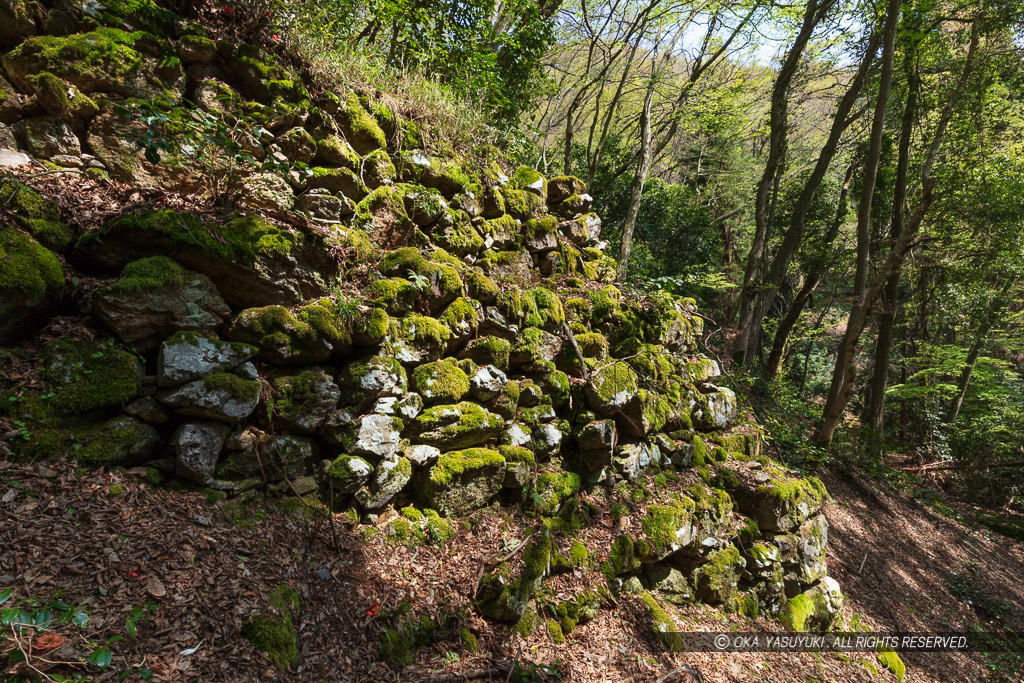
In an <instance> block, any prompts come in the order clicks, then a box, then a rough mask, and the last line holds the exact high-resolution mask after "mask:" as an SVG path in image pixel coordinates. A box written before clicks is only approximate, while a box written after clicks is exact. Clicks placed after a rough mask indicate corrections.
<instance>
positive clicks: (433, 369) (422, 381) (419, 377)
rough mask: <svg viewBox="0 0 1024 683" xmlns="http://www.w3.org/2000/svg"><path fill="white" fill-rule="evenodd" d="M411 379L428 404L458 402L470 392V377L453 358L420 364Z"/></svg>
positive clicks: (413, 388)
mask: <svg viewBox="0 0 1024 683" xmlns="http://www.w3.org/2000/svg"><path fill="white" fill-rule="evenodd" d="M411 380H412V382H411V384H412V390H413V391H415V392H417V393H418V394H420V395H421V396H422V397H423V400H424V401H426V403H427V404H434V403H456V402H458V401H459V399H461V398H462V397H463V396H465V395H466V394H467V393H468V392H469V377H467V376H466V373H465V372H463V371H462V369H461V368H460V367H459V365H458V363H457V362H456V361H455V360H454V359H452V358H446V359H444V360H440V361H437V362H434V363H425V364H423V365H420V366H419V367H417V368H416V369H415V370H414V371H413V373H412V378H411Z"/></svg>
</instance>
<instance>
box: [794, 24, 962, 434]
mask: <svg viewBox="0 0 1024 683" xmlns="http://www.w3.org/2000/svg"><path fill="white" fill-rule="evenodd" d="M979 40H980V29H979V20H978V19H977V18H975V19H974V21H972V22H971V40H970V46H969V47H968V50H967V57H966V59H965V60H964V67H963V71H962V72H961V73H960V78H959V80H958V81H957V84H956V86H955V87H954V89H953V91H952V92H951V93H950V95H949V97H948V99H947V100H946V105H945V107H944V108H943V110H942V114H941V115H940V116H939V122H938V124H937V125H936V128H935V133H934V135H933V136H932V140H931V143H930V144H929V146H928V152H927V154H926V156H925V160H924V163H923V164H922V168H921V200H920V201H919V202H918V204H917V207H916V209H915V211H914V214H913V216H912V217H911V218H910V220H909V221H908V222H907V225H906V226H905V227H904V229H903V232H902V233H900V236H899V238H897V239H896V240H895V241H894V243H893V246H892V249H891V250H890V252H889V256H888V258H887V259H886V261H885V263H884V264H883V265H882V267H881V268H879V270H878V274H877V276H876V278H875V280H874V282H873V283H872V285H871V287H870V288H869V289H868V291H867V292H866V294H865V296H864V297H863V301H862V302H861V303H857V304H855V305H854V307H853V310H851V311H850V318H849V321H848V322H847V324H846V332H845V334H844V335H843V340H842V342H840V345H839V349H838V354H837V359H836V371H835V372H834V373H833V375H832V387H831V389H830V390H829V395H828V399H826V402H825V408H824V409H823V411H822V418H821V424H820V425H819V426H818V431H817V433H816V434H815V435H814V441H816V442H817V443H820V444H830V443H831V442H832V436H833V434H835V430H836V426H837V425H838V424H839V420H840V418H841V417H842V415H843V411H844V410H845V409H846V403H847V401H848V400H849V398H850V392H851V391H852V389H853V380H854V372H855V369H856V368H855V365H854V361H855V359H856V352H857V342H858V340H859V339H860V335H861V333H862V332H863V331H864V326H865V324H866V322H867V317H868V315H869V314H870V312H871V306H872V305H873V304H874V302H875V300H876V299H877V298H878V296H879V295H880V294H881V291H882V288H883V287H884V286H885V283H886V281H887V280H888V279H889V277H890V276H891V275H892V274H893V272H894V270H895V268H896V266H898V265H899V264H900V263H902V261H903V259H904V258H905V257H906V253H907V251H908V250H909V248H910V244H911V240H913V238H914V235H915V234H916V233H917V229H918V228H919V227H921V223H922V222H923V221H924V217H925V215H926V214H927V213H928V209H929V208H930V207H931V204H932V201H933V200H934V199H935V194H934V191H935V178H934V177H933V176H932V169H933V167H934V166H935V159H936V157H937V156H938V153H939V146H940V145H941V144H942V140H943V138H944V137H945V135H946V129H947V128H948V127H949V121H950V119H951V118H952V117H953V110H954V109H955V107H956V105H957V103H958V102H959V100H960V97H961V96H962V95H963V92H964V89H965V88H966V87H967V80H968V78H969V77H970V75H971V73H972V72H973V70H974V66H975V64H974V58H975V56H976V54H977V51H978V42H979Z"/></svg>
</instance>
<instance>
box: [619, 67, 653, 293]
mask: <svg viewBox="0 0 1024 683" xmlns="http://www.w3.org/2000/svg"><path fill="white" fill-rule="evenodd" d="M653 101H654V73H653V69H652V73H651V85H650V86H649V87H648V89H647V97H646V98H645V99H644V108H643V111H642V112H641V113H640V159H639V160H638V161H637V165H636V175H635V176H633V187H632V189H630V191H629V208H628V209H627V210H626V223H625V225H623V226H622V246H621V248H620V249H619V267H618V271H617V273H616V275H615V279H616V281H617V282H623V281H625V279H626V270H627V269H628V268H629V252H630V251H631V250H632V248H633V228H634V227H635V226H636V216H637V214H638V213H639V212H640V201H641V200H642V199H643V195H644V183H646V182H647V172H648V171H649V170H650V166H651V103H652V102H653Z"/></svg>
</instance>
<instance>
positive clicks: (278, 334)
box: [227, 306, 334, 365]
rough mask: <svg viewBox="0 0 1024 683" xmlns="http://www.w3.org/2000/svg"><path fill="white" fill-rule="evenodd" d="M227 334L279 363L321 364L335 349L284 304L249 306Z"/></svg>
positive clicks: (267, 358) (264, 356) (262, 356)
mask: <svg viewBox="0 0 1024 683" xmlns="http://www.w3.org/2000/svg"><path fill="white" fill-rule="evenodd" d="M227 331H228V336H230V337H232V338H233V339H236V340H238V341H240V342H245V343H247V344H252V345H254V346H256V347H258V348H259V355H260V357H261V358H265V359H266V360H269V361H271V362H273V363H278V364H280V365H305V364H307V363H322V362H324V361H325V360H327V359H328V358H329V357H330V355H331V351H333V350H334V347H333V345H332V344H331V342H330V341H328V340H327V339H325V338H324V337H323V336H321V335H320V334H319V332H318V331H317V329H316V328H315V327H314V326H313V325H311V324H310V323H308V322H305V321H302V320H299V319H298V318H296V317H295V315H294V314H293V313H292V312H291V311H289V310H288V309H287V308H285V307H284V306H263V307H262V308H247V309H245V310H244V311H242V312H241V313H239V314H238V315H237V316H236V317H235V319H234V320H233V321H231V326H230V327H228V330H227Z"/></svg>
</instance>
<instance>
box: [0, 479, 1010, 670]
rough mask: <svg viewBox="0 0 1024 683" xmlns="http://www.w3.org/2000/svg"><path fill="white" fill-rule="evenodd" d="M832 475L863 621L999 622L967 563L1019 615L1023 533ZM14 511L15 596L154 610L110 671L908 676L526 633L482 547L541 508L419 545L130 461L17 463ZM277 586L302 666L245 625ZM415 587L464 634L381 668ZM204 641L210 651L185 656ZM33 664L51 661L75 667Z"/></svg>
mask: <svg viewBox="0 0 1024 683" xmlns="http://www.w3.org/2000/svg"><path fill="white" fill-rule="evenodd" d="M828 483H829V488H830V490H831V492H832V495H833V496H834V497H835V498H836V501H837V502H833V503H832V504H830V505H829V507H828V509H827V511H826V512H827V515H828V519H829V522H830V524H831V530H830V557H829V571H830V573H832V574H833V575H834V576H836V577H837V578H838V579H839V580H840V581H841V583H842V586H843V588H844V591H845V593H846V595H847V606H846V615H845V616H846V619H847V622H849V619H851V618H852V617H853V615H854V614H855V613H856V614H858V615H860V616H859V619H860V620H861V622H862V623H864V624H867V625H870V626H872V627H874V628H877V629H879V630H895V629H902V630H921V631H924V630H954V629H962V628H964V627H966V625H967V624H970V623H976V622H979V621H980V622H982V623H985V622H986V619H988V620H990V616H991V615H988V614H986V613H984V608H979V611H975V609H974V608H972V607H970V606H969V605H968V604H967V603H966V602H964V600H963V599H961V598H959V597H957V596H955V595H954V594H953V593H951V591H950V583H949V582H950V581H952V580H953V579H954V578H955V577H954V576H953V575H952V574H951V571H956V572H960V573H962V574H964V575H970V576H972V577H973V578H971V579H970V581H967V582H961V585H975V584H976V587H977V589H978V590H980V591H983V592H984V594H985V595H987V596H989V597H990V598H991V599H992V600H993V601H998V600H1002V601H1003V602H1002V603H999V604H1008V605H1012V609H1011V612H1012V610H1013V609H1015V610H1018V611H1019V609H1020V605H1022V604H1024V590H1022V587H1021V581H1020V579H1021V578H1022V577H1021V569H1020V568H1021V566H1022V560H1024V545H1022V544H1021V543H1016V542H1012V541H1009V540H1008V539H1005V538H1002V537H997V538H985V537H983V536H981V535H979V534H977V533H974V532H971V531H969V530H968V529H966V528H964V527H963V526H961V525H959V524H957V523H955V522H952V521H949V520H946V519H944V518H942V517H939V516H937V515H935V514H933V513H931V512H929V511H927V510H925V509H922V508H920V507H918V506H917V505H915V504H912V503H908V502H907V501H905V500H903V499H900V498H898V497H896V496H894V495H891V494H884V493H878V492H877V491H871V490H868V489H866V488H863V487H860V486H857V485H854V484H851V483H850V482H849V481H848V480H845V479H843V478H841V477H837V476H832V477H830V478H829V479H828ZM112 487H113V488H112ZM118 487H122V488H118ZM0 515H2V518H3V519H4V523H3V525H2V526H0V547H3V548H4V549H5V551H4V552H3V553H2V554H0V584H2V588H8V587H9V588H14V589H15V596H14V599H18V598H24V597H25V596H27V595H30V594H39V595H42V596H46V597H51V596H53V595H54V594H55V593H56V592H57V591H58V590H60V591H61V594H62V597H63V600H64V601H66V602H68V603H72V604H79V603H81V604H85V605H88V606H90V607H91V611H92V615H93V616H92V620H91V621H90V624H89V625H88V627H87V628H86V630H85V634H86V635H87V636H88V638H89V639H91V640H95V641H102V640H105V639H107V638H110V637H112V636H118V635H120V636H125V635H126V630H125V623H124V622H125V618H126V617H128V616H130V613H131V610H132V608H133V607H134V606H140V607H141V606H145V605H146V604H147V602H148V603H149V604H150V606H151V607H154V608H155V611H153V615H152V616H151V617H150V618H148V619H147V618H146V617H143V618H142V619H140V620H138V621H139V623H138V627H137V628H138V636H137V637H136V638H134V639H132V638H125V639H124V640H119V641H118V642H115V643H113V644H111V645H110V649H111V650H112V652H113V655H114V657H113V663H112V664H111V667H110V669H109V670H108V672H107V673H105V674H101V675H100V676H98V677H97V680H116V679H117V676H118V673H119V672H121V671H124V670H126V669H129V668H132V667H134V669H135V670H141V669H149V670H150V671H152V672H153V678H152V680H163V681H177V680H203V681H235V680H348V681H391V680H394V681H399V680H401V681H421V680H422V681H429V680H452V681H455V680H505V675H506V672H507V669H508V666H509V662H511V661H512V660H513V659H514V658H515V657H516V656H517V654H518V657H519V659H520V661H522V662H524V663H525V662H532V663H536V664H537V665H543V664H546V665H549V666H551V667H553V670H556V671H557V670H560V671H561V674H553V673H544V671H543V670H542V671H540V672H538V674H537V676H536V678H535V679H534V680H565V681H655V680H662V681H670V680H679V681H686V680H695V679H694V678H693V676H692V675H691V674H689V673H688V672H687V671H686V670H685V669H684V668H683V667H684V666H688V667H690V668H691V669H692V670H694V671H696V672H699V673H700V674H701V675H702V676H703V680H705V681H708V682H711V681H882V680H893V677H892V675H891V674H890V673H888V672H885V671H882V672H879V673H877V674H875V673H871V672H870V671H869V668H875V667H876V665H877V662H875V661H874V658H873V657H868V656H864V657H861V658H859V659H860V660H864V661H867V662H868V664H870V665H871V666H870V667H868V668H865V666H863V665H862V664H860V663H858V660H857V659H855V660H852V661H844V659H843V658H841V657H837V656H834V655H817V654H813V653H809V654H800V655H783V654H763V653H758V654H731V655H710V654H678V655H672V654H667V653H664V652H663V651H662V650H661V649H660V648H659V647H658V646H657V644H656V643H654V642H653V641H652V640H651V639H650V638H649V637H648V627H647V626H646V622H645V620H644V617H643V609H642V606H641V605H639V601H638V600H637V599H636V598H634V597H633V596H629V595H623V596H621V597H620V598H619V599H618V602H617V604H608V605H604V606H603V607H602V609H601V611H600V612H599V615H598V617H597V618H596V619H595V620H594V621H592V622H590V623H587V624H585V625H583V626H581V627H579V628H578V629H577V630H575V631H574V632H573V633H572V635H571V637H570V642H569V643H567V644H565V645H556V644H555V643H553V642H552V641H551V640H550V638H549V637H548V635H547V634H546V632H545V631H544V630H543V629H540V630H539V631H538V632H537V633H535V634H534V635H533V636H531V637H530V638H529V639H526V640H522V639H520V638H519V637H518V636H513V635H511V634H510V633H509V631H508V629H507V627H503V626H497V625H494V624H493V623H489V622H486V621H484V620H482V619H480V618H479V617H478V616H476V615H474V614H473V613H472V611H471V610H470V609H468V607H469V601H470V598H471V594H472V591H473V590H474V587H475V583H476V580H477V577H478V576H479V571H480V567H481V564H482V562H483V561H484V559H485V558H487V557H490V556H493V554H494V553H497V552H501V551H502V550H503V549H507V548H510V547H511V548H514V547H515V545H516V542H517V541H518V540H519V539H522V538H524V537H525V534H526V533H528V528H527V522H528V520H525V519H521V518H516V517H510V516H506V515H500V514H499V513H497V512H495V511H492V510H485V511H480V512H478V513H477V524H476V526H475V528H474V529H473V530H472V531H468V530H466V529H460V530H459V532H458V536H457V537H456V538H455V539H453V540H452V541H450V542H448V543H446V544H444V545H442V546H440V547H437V546H420V547H416V548H410V547H406V546H401V545H395V544H392V543H385V542H384V541H383V540H382V539H381V538H380V537H379V536H378V537H376V538H374V539H371V540H369V541H364V540H363V539H362V533H361V532H360V531H359V530H355V531H350V530H342V529H339V531H338V533H337V538H336V541H335V539H333V538H332V536H331V534H330V532H329V530H328V528H327V526H326V525H325V524H323V523H321V522H319V521H316V520H315V519H314V520H310V519H308V518H307V517H305V516H304V515H303V514H301V513H299V514H296V513H295V512H291V513H289V512H285V511H282V510H279V509H272V508H260V509H256V510H238V509H232V508H231V507H227V508H225V504H224V503H216V504H212V505H211V504H210V503H208V502H207V500H206V499H205V498H204V496H203V495H201V494H199V493H196V492H190V491H173V490H167V489H163V488H155V487H152V486H150V485H148V484H145V483H143V482H141V481H140V480H138V479H137V478H135V477H134V476H132V475H130V474H127V473H124V472H101V471H99V472H84V473H82V472H80V473H79V474H76V473H75V471H74V470H73V468H72V467H70V466H69V465H67V464H64V463H48V464H36V465H33V466H22V465H15V464H12V463H2V464H0ZM229 520H230V521H229ZM597 522H598V523H596V524H595V525H593V527H591V528H590V530H589V531H587V533H588V534H590V536H588V538H587V541H588V545H591V544H593V545H596V546H598V547H600V546H601V543H602V541H601V536H602V535H603V533H604V530H606V531H607V534H606V535H607V536H608V537H609V538H610V537H611V536H612V525H611V523H610V520H597ZM591 536H592V537H591ZM335 542H336V543H337V550H335ZM865 554H867V559H866V560H864V555H865ZM862 562H863V569H862V570H861V571H860V572H859V573H858V572H857V571H856V570H857V569H859V568H860V565H861V564H862ZM972 562H973V563H975V564H974V565H972V564H971V563H972ZM972 566H976V567H977V570H976V574H973V575H971V574H970V573H969V570H970V568H971V567H972ZM599 580H600V573H599V572H597V571H592V572H589V573H583V572H580V573H577V574H573V573H569V574H564V575H561V576H558V577H556V579H555V580H554V581H553V582H552V586H551V588H552V591H554V593H555V597H557V595H558V594H559V593H560V592H563V591H564V593H565V594H571V592H572V591H573V590H574V589H575V590H578V588H579V587H580V586H583V585H587V584H592V583H594V582H596V581H599ZM971 581H973V582H974V583H973V584H972V583H970V582H971ZM281 582H287V583H289V584H291V585H292V586H294V587H295V588H296V589H297V590H298V592H299V594H300V595H301V597H302V600H303V609H302V617H301V624H300V633H301V652H302V659H301V664H300V665H299V667H298V668H297V669H296V670H294V671H292V672H289V673H288V674H280V673H278V672H277V671H276V670H275V668H274V667H273V665H271V664H270V662H269V661H268V660H267V659H266V658H265V656H264V655H263V654H261V653H260V652H258V651H256V650H255V649H254V648H253V647H252V645H251V644H250V643H249V642H248V641H246V640H245V639H243V638H241V637H240V635H239V631H240V628H241V627H242V625H243V623H244V622H245V621H246V619H247V618H248V617H249V616H250V615H251V614H252V613H253V612H254V611H256V610H257V609H259V608H260V607H261V606H264V607H265V605H266V599H267V598H266V596H267V594H268V592H269V591H270V590H271V589H272V588H273V587H274V586H275V585H277V584H279V583H281ZM406 598H409V599H410V600H411V603H410V604H411V612H410V613H411V614H413V615H417V616H418V615H421V614H431V615H436V614H438V613H440V612H444V613H448V614H454V615H456V621H454V622H451V623H456V624H457V627H456V628H451V629H447V630H446V629H442V630H441V631H439V633H438V634H437V642H435V643H434V644H433V645H431V646H428V647H425V648H423V649H421V650H419V651H418V652H417V653H416V654H415V664H414V665H413V666H411V667H404V668H403V667H398V666H396V665H394V664H391V663H388V662H384V661H380V659H379V652H378V649H379V646H378V643H379V638H380V634H381V632H382V631H383V630H384V629H385V628H387V627H389V626H394V625H397V624H401V623H402V622H403V621H404V619H405V618H404V617H399V616H394V612H395V611H396V607H397V606H398V605H399V604H400V603H401V602H402V601H403V600H404V599H406ZM992 604H997V603H995V602H993V603H992ZM460 615H461V619H459V616H460ZM674 616H675V618H676V621H677V622H678V623H679V624H680V626H681V627H682V628H683V629H685V630H729V629H732V630H756V629H765V630H773V629H775V628H777V626H776V625H775V624H774V622H771V621H769V620H766V619H764V618H762V619H759V620H758V621H757V622H756V623H751V622H750V621H749V620H747V619H745V618H743V617H738V616H725V615H722V614H721V613H720V612H718V611H717V610H714V609H712V608H708V607H703V606H699V605H695V606H690V607H687V608H685V609H682V610H679V611H677V612H675V614H674ZM458 626H466V627H468V628H469V629H470V630H471V631H472V632H474V633H475V634H476V635H477V636H478V639H479V645H480V652H479V653H475V654H474V653H470V652H468V651H467V650H466V648H465V647H464V646H463V644H462V643H461V642H460V638H459V632H458ZM55 630H56V631H57V632H58V633H61V634H63V635H65V636H69V637H72V638H71V642H70V643H69V646H74V645H77V646H82V640H81V639H80V638H75V637H73V636H74V634H75V633H79V632H80V631H79V630H78V629H75V628H73V627H71V626H70V625H62V626H59V627H57V628H56V629H55ZM200 641H202V645H200V646H199V649H198V650H197V651H196V652H194V653H192V654H181V653H182V652H183V651H187V650H188V649H190V648H194V647H196V646H197V645H198V644H199V643H200ZM10 642H11V641H10V639H8V641H7V642H6V643H5V646H9V645H10ZM446 653H450V654H447V662H448V663H447V664H446V663H445V662H446ZM48 658H52V656H50V657H48ZM30 661H32V662H33V663H34V664H35V665H36V666H39V667H41V668H42V669H43V670H49V671H52V672H57V671H62V672H63V673H65V674H67V673H70V672H72V671H74V669H73V668H70V667H53V668H50V667H48V666H47V665H46V663H45V662H44V661H42V660H40V659H38V658H33V659H31V660H30ZM905 661H906V664H907V678H906V680H908V681H936V682H938V681H944V682H945V681H980V680H983V679H984V676H985V675H986V669H985V661H983V659H982V658H981V656H974V657H971V658H968V657H966V656H960V655H927V656H925V655H917V656H913V655H908V656H907V657H905ZM91 671H92V672H93V673H96V671H97V670H96V669H91ZM549 671H550V670H549ZM82 672H83V673H85V672H84V671H82ZM672 672H675V673H674V674H673V673H672ZM666 675H667V677H665V676H666ZM463 676H467V677H470V678H464V677H463ZM132 680H139V679H138V677H132ZM525 680H530V679H525Z"/></svg>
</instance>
